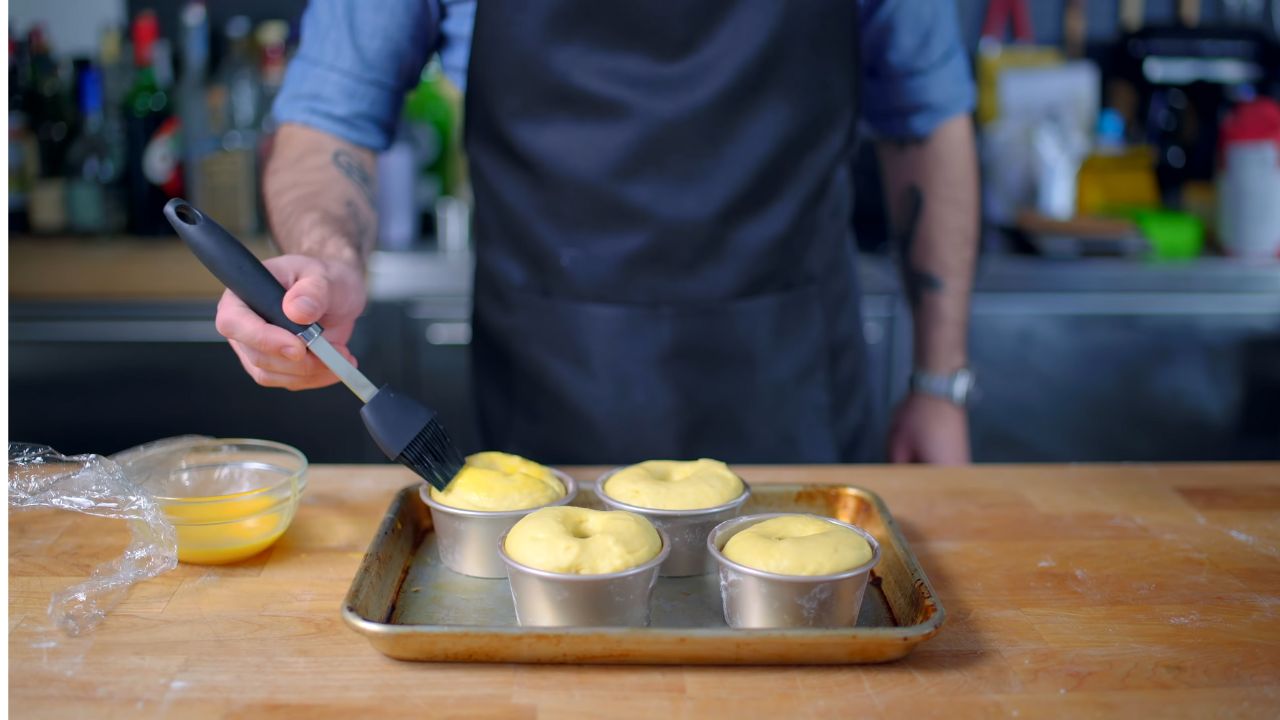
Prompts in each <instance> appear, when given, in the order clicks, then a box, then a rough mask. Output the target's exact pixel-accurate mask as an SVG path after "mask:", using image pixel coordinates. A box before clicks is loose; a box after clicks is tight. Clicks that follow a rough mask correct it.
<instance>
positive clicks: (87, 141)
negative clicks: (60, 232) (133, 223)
mask: <svg viewBox="0 0 1280 720" xmlns="http://www.w3.org/2000/svg"><path fill="white" fill-rule="evenodd" d="M79 96H80V97H79V100H80V117H81V123H82V126H81V127H82V129H81V132H80V135H79V136H77V137H76V139H75V141H74V142H72V143H71V148H70V149H69V150H68V151H67V225H68V227H69V228H70V229H71V230H73V231H75V232H82V233H97V234H103V233H113V232H119V231H120V230H122V229H123V227H124V206H123V201H122V199H121V194H120V190H121V180H122V179H123V177H124V153H123V148H121V147H120V145H119V143H114V142H112V141H111V138H110V136H109V135H108V134H107V127H106V126H107V123H106V114H105V112H104V108H105V106H106V103H105V101H104V91H103V76H102V70H101V69H99V68H97V67H93V66H89V67H86V68H85V69H84V71H83V72H82V73H81V75H80V88H79Z"/></svg>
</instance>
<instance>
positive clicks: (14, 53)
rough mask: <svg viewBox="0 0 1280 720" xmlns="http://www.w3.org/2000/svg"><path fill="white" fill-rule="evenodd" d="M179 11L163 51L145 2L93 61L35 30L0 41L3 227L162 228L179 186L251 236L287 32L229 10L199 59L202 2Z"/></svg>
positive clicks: (51, 230)
mask: <svg viewBox="0 0 1280 720" xmlns="http://www.w3.org/2000/svg"><path fill="white" fill-rule="evenodd" d="M181 20H182V23H181V31H180V34H179V37H178V38H176V40H177V42H176V46H177V48H178V49H180V51H181V54H180V55H179V56H178V57H176V58H175V52H174V50H175V43H174V42H172V41H171V39H170V38H166V37H162V36H161V33H160V26H159V23H158V21H157V18H156V15H155V13H154V12H152V11H150V10H144V11H142V12H140V13H139V14H138V15H137V16H136V17H135V18H134V19H133V22H132V23H131V26H130V28H129V32H128V34H127V35H126V34H125V33H124V32H123V31H122V29H121V28H108V29H106V30H105V31H104V32H103V34H102V36H101V42H100V46H99V50H98V53H97V55H96V56H95V57H76V58H69V57H59V56H57V55H56V54H55V52H54V49H53V48H51V47H50V44H49V42H48V41H47V39H46V36H45V33H44V32H43V30H42V28H40V27H39V26H36V27H34V28H32V29H31V30H30V31H29V32H28V33H27V34H26V35H25V36H24V37H15V36H13V35H11V36H10V43H9V48H10V51H9V108H10V113H9V119H10V135H9V151H10V163H9V228H10V231H11V232H18V233H36V234H42V235H58V234H66V233H76V234H88V235H111V234H118V233H122V232H127V233H129V234H130V235H133V236H156V235H167V234H169V233H170V230H169V228H168V225H167V223H165V221H164V217H163V214H162V212H161V209H162V208H163V206H164V203H165V202H166V201H167V200H168V199H169V198H170V197H174V196H178V195H182V196H185V197H188V198H190V199H192V200H193V201H195V202H197V203H198V204H200V205H201V206H202V207H204V208H206V209H207V210H208V211H209V212H211V213H214V214H216V215H217V216H218V217H219V218H220V220H221V221H222V222H223V224H225V225H227V226H228V227H229V228H231V229H233V230H234V231H236V232H239V233H242V234H245V235H252V234H255V233H260V232H261V231H262V225H263V223H262V221H261V218H262V213H261V208H260V200H259V197H258V191H257V185H258V177H259V174H260V171H261V164H262V159H263V158H264V157H265V153H266V148H267V145H268V143H269V141H270V134H271V132H272V131H273V129H274V123H273V122H272V120H271V117H270V113H269V108H270V104H271V101H272V100H273V99H274V97H275V93H276V91H277V90H278V89H279V87H280V82H281V79H282V77H283V74H284V66H285V63H286V62H287V59H288V57H289V54H290V52H291V50H292V45H291V44H290V41H291V37H292V34H293V33H292V32H291V29H290V26H289V24H288V23H287V22H285V21H283V20H267V21H264V22H261V23H259V24H258V25H257V26H256V27H254V25H253V23H252V22H251V21H250V20H249V19H248V18H246V17H243V16H237V17H234V18H232V19H231V20H230V21H229V22H228V23H227V24H226V26H225V27H224V28H223V32H224V33H225V35H226V37H227V43H226V47H227V48H228V49H227V51H226V52H225V53H224V54H223V58H222V60H221V61H220V62H219V63H217V65H216V67H212V66H211V63H210V53H209V45H210V35H211V32H212V30H211V28H210V26H209V20H208V13H207V11H206V8H205V6H204V4H202V3H199V2H189V3H187V4H186V5H185V6H184V7H183V9H182V14H181ZM12 30H13V28H12V27H11V32H12ZM175 65H176V68H175Z"/></svg>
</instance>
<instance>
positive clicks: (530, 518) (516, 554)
mask: <svg viewBox="0 0 1280 720" xmlns="http://www.w3.org/2000/svg"><path fill="white" fill-rule="evenodd" d="M503 547H504V549H505V550H506V551H507V555H509V556H510V557H511V559H512V560H515V561H516V562H518V563H520V564H521V565H528V566H529V567H532V568H537V569H539V570H547V571H549V572H558V573H569V574H573V575H602V574H604V573H614V572H621V571H623V570H627V569H629V568H633V567H636V566H637V565H643V564H644V563H646V562H649V561H650V560H652V559H653V558H655V557H657V555H658V553H659V552H661V551H662V538H661V537H660V536H659V535H658V531H657V530H655V529H654V528H653V525H652V524H651V523H650V522H649V521H648V520H646V519H644V518H642V517H640V516H639V515H636V514H635V513H629V512H624V511H620V510H616V511H602V510H589V509H587V508H580V507H570V506H568V505H561V506H557V507H547V508H542V509H541V510H534V511H533V512H531V513H529V514H528V515H526V516H524V517H523V518H520V522H518V523H516V524H515V527H513V528H511V532H509V533H507V540H506V544H505V545H504V546H503Z"/></svg>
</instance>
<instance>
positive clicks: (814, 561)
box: [723, 515, 871, 575]
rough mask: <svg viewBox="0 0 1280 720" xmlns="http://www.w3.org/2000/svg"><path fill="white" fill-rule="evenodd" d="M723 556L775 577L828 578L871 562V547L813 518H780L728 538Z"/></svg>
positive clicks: (856, 536)
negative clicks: (811, 576) (806, 576)
mask: <svg viewBox="0 0 1280 720" xmlns="http://www.w3.org/2000/svg"><path fill="white" fill-rule="evenodd" d="M723 552H724V556H725V557H727V558H729V559H730V560H732V561H734V562H736V563H738V564H739V565H746V566H747V567H750V568H755V569H757V570H764V571H765V572H771V573H778V574H779V575H829V574H831V573H838V572H844V571H845V570H852V569H853V568H855V567H858V566H859V565H861V564H863V563H865V562H866V561H868V560H870V559H871V545H870V544H869V543H868V542H867V541H866V540H865V539H864V538H863V537H862V536H861V535H859V534H858V533H855V532H854V531H852V530H850V529H849V528H847V527H843V526H840V525H836V524H834V523H829V522H827V521H825V520H821V519H819V518H817V517H814V516H813V515H783V516H782V517H776V518H772V519H769V520H765V521H764V522H762V523H757V524H755V525H752V526H751V527H749V528H747V529H746V530H743V531H742V532H740V533H738V534H737V535H734V536H733V537H731V538H729V542H728V543H725V546H724V550H723Z"/></svg>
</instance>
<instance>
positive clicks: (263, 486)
mask: <svg viewBox="0 0 1280 720" xmlns="http://www.w3.org/2000/svg"><path fill="white" fill-rule="evenodd" d="M125 469H126V472H127V473H128V474H129V476H130V478H131V479H133V480H134V481H135V482H137V483H138V484H139V485H141V486H142V487H143V488H144V489H145V490H146V491H147V492H149V493H150V494H151V495H152V497H154V498H155V500H156V501H157V502H158V504H159V505H160V509H161V510H162V511H163V512H164V514H165V516H166V517H167V518H168V519H169V521H170V522H172V523H173V525H174V528H175V529H176V530H177V534H178V560H179V561H181V562H187V563H195V564H197V565H222V564H225V563H232V562H236V561H239V560H244V559H246V558H249V557H252V556H254V555H256V554H258V553H260V552H262V551H263V550H266V549H267V548H269V547H271V545H272V544H274V543H275V542H276V541H277V540H279V539H280V536H281V535H283V534H284V532H285V530H287V529H288V528H289V524H290V523H291V522H293V516H294V514H295V513H296V512H297V509H298V501H299V498H300V497H301V496H302V491H303V489H305V487H306V471H307V459H306V457H305V456H304V455H303V454H302V453H301V452H299V451H298V450H297V449H296V448H292V447H290V446H288V445H284V444H281V443H276V442H270V441H267V440H244V439H212V438H193V439H191V440H184V441H181V442H177V443H164V444H163V445H162V446H160V447H158V448H157V450H156V451H155V452H154V453H151V454H146V453H144V454H143V455H142V456H140V457H136V458H133V459H131V460H130V462H129V463H128V465H127V466H126V468H125Z"/></svg>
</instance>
